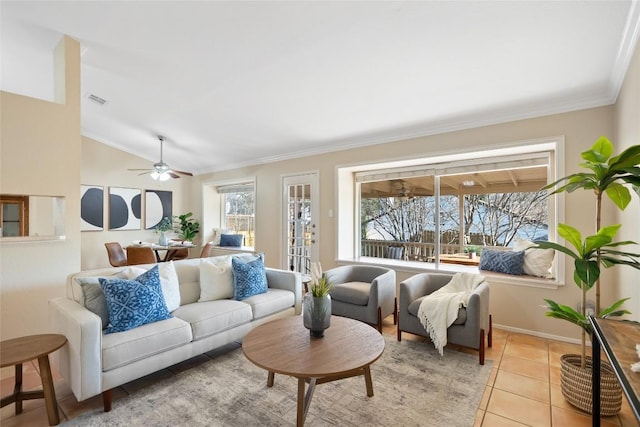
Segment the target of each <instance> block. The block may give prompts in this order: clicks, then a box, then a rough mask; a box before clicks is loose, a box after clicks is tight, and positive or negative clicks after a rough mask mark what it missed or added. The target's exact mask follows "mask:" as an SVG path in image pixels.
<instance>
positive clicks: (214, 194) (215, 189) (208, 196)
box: [202, 176, 257, 249]
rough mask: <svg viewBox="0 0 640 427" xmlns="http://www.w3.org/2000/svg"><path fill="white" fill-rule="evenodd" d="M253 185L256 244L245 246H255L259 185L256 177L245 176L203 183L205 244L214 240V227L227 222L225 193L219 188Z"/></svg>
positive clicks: (222, 225)
mask: <svg viewBox="0 0 640 427" xmlns="http://www.w3.org/2000/svg"><path fill="white" fill-rule="evenodd" d="M245 185H246V186H249V185H250V186H252V187H253V194H254V197H253V227H254V230H253V233H254V242H253V243H254V244H253V246H244V247H245V248H248V249H251V248H254V247H255V244H256V242H255V239H256V228H257V221H256V217H257V216H256V209H257V203H256V200H257V186H256V177H255V176H254V177H245V178H239V179H234V180H224V181H212V182H206V183H203V184H202V203H203V206H202V213H203V215H202V217H203V219H202V229H203V230H206V233H205V235H204V236H203V243H202V244H203V245H204V244H205V243H206V242H210V241H211V240H213V237H214V236H213V230H214V228H224V227H225V224H226V219H225V217H226V209H225V193H224V192H221V191H219V188H224V187H234V186H238V187H240V186H245Z"/></svg>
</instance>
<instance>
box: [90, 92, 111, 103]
mask: <svg viewBox="0 0 640 427" xmlns="http://www.w3.org/2000/svg"><path fill="white" fill-rule="evenodd" d="M88 98H89V99H90V100H92V101H93V102H95V103H97V104H100V105H104V104H106V103H107V100H106V99H104V98H100V97H99V96H97V95H94V94H89V97H88Z"/></svg>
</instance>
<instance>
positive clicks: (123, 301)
mask: <svg viewBox="0 0 640 427" xmlns="http://www.w3.org/2000/svg"><path fill="white" fill-rule="evenodd" d="M99 280H100V286H101V287H102V292H104V296H105V299H106V301H107V307H108V309H109V327H108V328H107V329H106V330H105V331H104V333H105V334H111V333H114V332H124V331H128V330H129V329H133V328H137V327H138V326H142V325H146V324H147V323H152V322H157V321H159V320H165V319H169V318H170V317H172V316H171V314H170V313H169V310H167V304H166V303H165V301H164V296H163V295H162V285H161V284H160V275H159V274H158V266H157V265H156V266H154V267H153V268H152V269H150V270H149V271H147V272H145V273H143V274H141V275H140V276H138V277H136V278H135V280H126V279H104V278H100V279H99Z"/></svg>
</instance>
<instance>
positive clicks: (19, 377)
mask: <svg viewBox="0 0 640 427" xmlns="http://www.w3.org/2000/svg"><path fill="white" fill-rule="evenodd" d="M15 372H16V381H15V386H14V387H13V395H14V396H16V415H18V414H19V413H21V412H22V363H18V364H17V365H16V369H15Z"/></svg>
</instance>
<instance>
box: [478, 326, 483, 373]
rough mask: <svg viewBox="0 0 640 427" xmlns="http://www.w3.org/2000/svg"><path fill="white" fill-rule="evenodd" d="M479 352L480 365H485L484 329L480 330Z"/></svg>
mask: <svg viewBox="0 0 640 427" xmlns="http://www.w3.org/2000/svg"><path fill="white" fill-rule="evenodd" d="M478 351H479V352H480V356H479V357H480V364H481V365H484V329H480V348H479V349H478Z"/></svg>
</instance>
